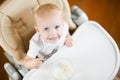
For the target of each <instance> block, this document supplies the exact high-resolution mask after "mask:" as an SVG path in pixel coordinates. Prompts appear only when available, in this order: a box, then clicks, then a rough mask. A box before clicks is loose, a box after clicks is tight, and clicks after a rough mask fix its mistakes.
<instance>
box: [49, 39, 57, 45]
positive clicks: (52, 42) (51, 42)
mask: <svg viewBox="0 0 120 80" xmlns="http://www.w3.org/2000/svg"><path fill="white" fill-rule="evenodd" d="M58 40H59V39H58ZM58 40H54V41H53V40H48V41H47V42H48V43H50V44H55V43H57V42H58Z"/></svg>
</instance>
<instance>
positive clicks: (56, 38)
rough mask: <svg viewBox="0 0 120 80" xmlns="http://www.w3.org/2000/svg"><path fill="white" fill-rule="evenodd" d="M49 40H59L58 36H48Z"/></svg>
mask: <svg viewBox="0 0 120 80" xmlns="http://www.w3.org/2000/svg"><path fill="white" fill-rule="evenodd" d="M48 40H50V41H56V40H58V37H51V38H48Z"/></svg>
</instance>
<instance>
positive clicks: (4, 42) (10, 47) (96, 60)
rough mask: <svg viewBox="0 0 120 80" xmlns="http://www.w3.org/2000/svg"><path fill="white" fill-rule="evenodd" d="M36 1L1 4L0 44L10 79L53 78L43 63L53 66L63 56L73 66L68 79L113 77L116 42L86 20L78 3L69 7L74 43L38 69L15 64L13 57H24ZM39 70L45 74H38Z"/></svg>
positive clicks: (10, 0) (13, 0)
mask: <svg viewBox="0 0 120 80" xmlns="http://www.w3.org/2000/svg"><path fill="white" fill-rule="evenodd" d="M27 1H28V2H27ZM39 1H40V0H8V1H5V3H3V5H2V6H1V7H0V45H1V47H2V48H3V49H4V51H5V53H4V54H5V56H6V57H7V59H8V60H9V61H10V63H5V66H4V68H5V70H6V72H7V74H8V76H9V80H22V79H24V80H55V79H54V77H53V75H52V74H51V73H50V75H46V74H48V73H45V72H44V70H48V69H49V68H47V67H46V66H48V64H49V63H51V64H50V65H49V66H51V67H52V66H53V65H54V63H55V61H56V60H57V59H63V63H64V59H65V60H66V59H67V60H68V61H70V63H71V65H72V66H73V67H72V69H73V74H72V76H71V80H112V79H113V78H114V77H115V75H116V74H117V72H118V69H119V49H118V46H117V44H116V43H115V41H114V40H113V39H112V37H111V36H110V35H109V34H108V33H107V32H106V31H105V30H104V29H103V28H102V26H100V25H99V24H98V23H97V22H95V21H89V20H88V17H87V15H86V14H85V13H84V12H83V11H82V10H81V9H80V8H78V7H77V6H73V8H72V19H73V21H74V22H75V24H76V25H77V26H78V28H77V29H76V31H75V32H74V33H73V36H72V37H73V47H71V48H67V47H65V46H64V47H63V48H62V49H61V50H60V51H58V52H57V53H56V54H54V55H53V56H51V57H50V58H49V59H48V60H47V61H46V62H44V63H43V65H41V71H39V69H33V70H30V71H29V70H27V69H25V68H24V66H21V65H18V64H16V62H15V60H14V59H13V57H16V56H19V57H20V59H22V58H23V57H24V54H25V53H26V52H27V50H28V45H29V40H30V38H31V37H32V35H33V34H34V33H35V30H34V25H35V22H34V15H33V14H34V10H35V8H36V7H37V6H39V4H40V3H39ZM17 53H21V54H23V55H22V56H21V55H17ZM13 54H14V55H13ZM11 56H12V57H11ZM19 64H21V63H19ZM42 71H43V72H44V74H41V73H42ZM104 71H105V72H104ZM50 72H51V71H50ZM33 73H34V74H33ZM40 75H41V76H40ZM39 76H40V77H39ZM45 77H48V79H45ZM35 78H36V79H35Z"/></svg>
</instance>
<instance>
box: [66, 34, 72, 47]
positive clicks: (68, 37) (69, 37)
mask: <svg viewBox="0 0 120 80" xmlns="http://www.w3.org/2000/svg"><path fill="white" fill-rule="evenodd" d="M65 45H66V46H67V47H71V46H72V37H71V35H67V37H66V39H65Z"/></svg>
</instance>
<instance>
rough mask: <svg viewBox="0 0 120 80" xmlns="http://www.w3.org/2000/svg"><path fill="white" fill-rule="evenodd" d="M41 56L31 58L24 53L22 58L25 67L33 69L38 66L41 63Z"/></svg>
mask: <svg viewBox="0 0 120 80" xmlns="http://www.w3.org/2000/svg"><path fill="white" fill-rule="evenodd" d="M42 61H43V58H32V57H29V56H27V55H26V57H25V58H24V66H25V67H26V68H27V69H33V68H38V67H40V64H41V63H42Z"/></svg>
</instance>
